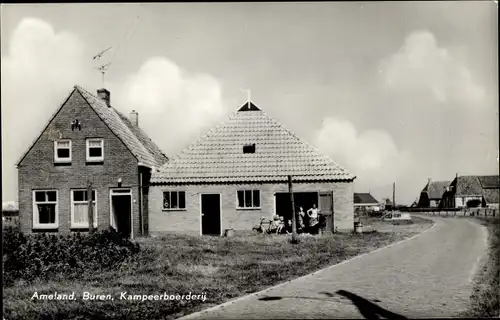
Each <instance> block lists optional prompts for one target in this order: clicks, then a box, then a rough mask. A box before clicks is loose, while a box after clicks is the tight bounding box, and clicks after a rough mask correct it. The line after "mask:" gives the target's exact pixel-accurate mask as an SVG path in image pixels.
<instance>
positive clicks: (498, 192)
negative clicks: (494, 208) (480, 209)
mask: <svg viewBox="0 0 500 320" xmlns="http://www.w3.org/2000/svg"><path fill="white" fill-rule="evenodd" d="M483 196H484V200H485V201H486V203H488V204H491V203H498V201H499V199H500V189H483Z"/></svg>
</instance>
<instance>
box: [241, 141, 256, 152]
mask: <svg viewBox="0 0 500 320" xmlns="http://www.w3.org/2000/svg"><path fill="white" fill-rule="evenodd" d="M243 153H255V143H252V144H246V145H244V146H243Z"/></svg>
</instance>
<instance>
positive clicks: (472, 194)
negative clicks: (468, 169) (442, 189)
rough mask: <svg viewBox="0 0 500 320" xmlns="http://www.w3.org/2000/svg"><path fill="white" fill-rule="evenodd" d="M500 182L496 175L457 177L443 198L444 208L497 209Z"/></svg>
mask: <svg viewBox="0 0 500 320" xmlns="http://www.w3.org/2000/svg"><path fill="white" fill-rule="evenodd" d="M499 193H500V181H499V176H498V175H491V176H458V175H457V177H455V179H454V180H453V181H452V182H451V184H450V188H449V191H448V192H446V193H445V194H444V196H443V201H445V202H446V206H445V207H446V208H450V207H451V208H465V207H490V208H498V201H499V200H498V199H499Z"/></svg>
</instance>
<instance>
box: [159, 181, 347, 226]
mask: <svg viewBox="0 0 500 320" xmlns="http://www.w3.org/2000/svg"><path fill="white" fill-rule="evenodd" d="M243 189H258V190H260V192H261V208H260V209H255V210H240V209H236V205H237V198H236V191H237V190H243ZM293 190H294V192H321V191H333V201H334V204H333V206H334V227H336V228H337V230H338V231H352V230H353V224H354V210H353V186H352V183H349V182H339V183H314V184H309V183H294V185H293ZM163 191H185V192H186V210H181V211H163V210H162V208H163ZM276 192H288V185H287V184H286V183H282V184H272V183H266V184H244V185H238V184H225V185H223V184H220V185H189V186H186V185H168V186H160V185H156V186H151V187H150V188H149V231H150V233H151V234H158V233H162V232H180V233H186V234H198V235H199V234H200V233H201V232H200V225H201V220H200V218H201V217H200V194H201V193H219V194H221V197H222V213H221V215H222V217H221V220H222V226H221V229H222V230H224V229H227V228H233V229H235V230H251V229H252V227H253V226H254V225H256V224H258V223H259V221H260V217H262V216H264V217H266V218H272V217H273V215H274V210H275V208H274V206H275V205H274V201H275V200H274V194H275V193H276Z"/></svg>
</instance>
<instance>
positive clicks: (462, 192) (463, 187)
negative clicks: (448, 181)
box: [456, 176, 483, 196]
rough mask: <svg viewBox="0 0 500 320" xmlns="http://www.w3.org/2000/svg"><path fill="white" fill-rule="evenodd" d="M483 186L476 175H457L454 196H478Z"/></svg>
mask: <svg viewBox="0 0 500 320" xmlns="http://www.w3.org/2000/svg"><path fill="white" fill-rule="evenodd" d="M482 192H483V188H481V184H480V183H479V179H478V178H477V176H459V177H458V181H457V192H456V196H480V195H482Z"/></svg>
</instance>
